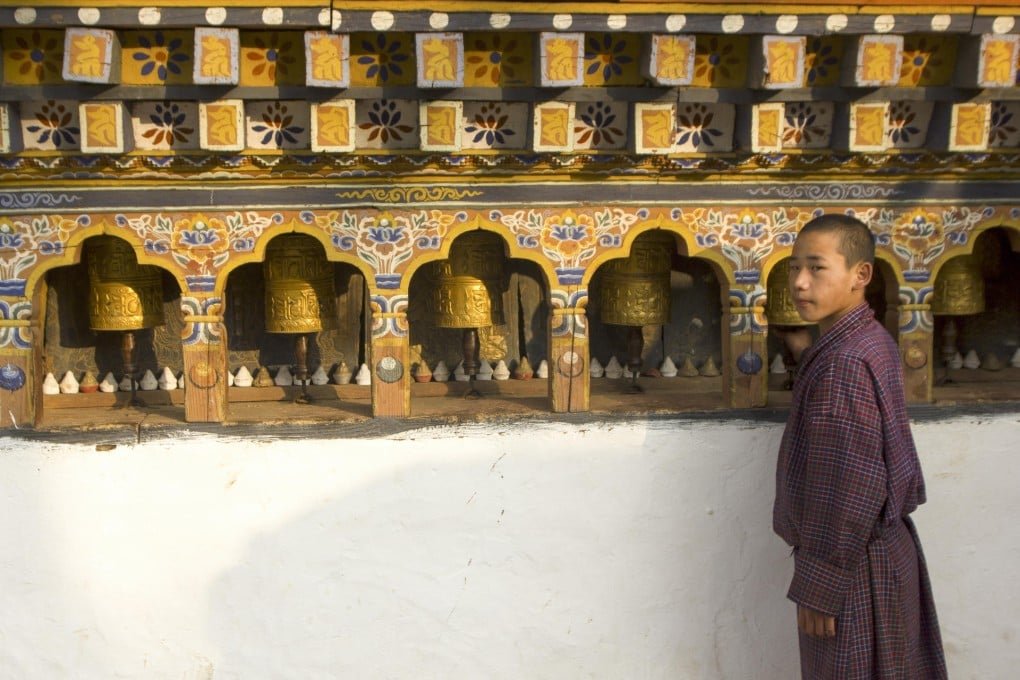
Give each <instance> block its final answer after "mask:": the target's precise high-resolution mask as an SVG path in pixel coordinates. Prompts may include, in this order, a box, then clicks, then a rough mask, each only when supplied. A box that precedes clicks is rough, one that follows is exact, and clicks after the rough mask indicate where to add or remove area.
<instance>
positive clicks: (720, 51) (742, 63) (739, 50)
mask: <svg viewBox="0 0 1020 680" xmlns="http://www.w3.org/2000/svg"><path fill="white" fill-rule="evenodd" d="M746 81H747V37H746V36H737V35H734V36H724V35H699V36H698V42H697V45H696V47H695V54H694V79H693V80H692V81H691V85H693V86H695V87H743V86H744V85H745V83H746Z"/></svg>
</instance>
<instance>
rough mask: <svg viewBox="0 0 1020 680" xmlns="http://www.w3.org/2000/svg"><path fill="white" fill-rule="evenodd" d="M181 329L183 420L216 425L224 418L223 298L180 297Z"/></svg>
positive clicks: (212, 296)
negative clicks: (182, 316)
mask: <svg viewBox="0 0 1020 680" xmlns="http://www.w3.org/2000/svg"><path fill="white" fill-rule="evenodd" d="M181 311H182V312H183V313H184V329H183V330H182V331H181V342H182V344H183V345H184V347H183V350H184V419H185V420H187V421H188V422H191V423H217V422H223V421H225V420H226V419H227V412H228V401H227V371H228V366H227V334H226V329H225V328H224V326H223V296H222V294H220V293H210V294H208V295H203V294H196V295H194V296H183V297H182V298H181Z"/></svg>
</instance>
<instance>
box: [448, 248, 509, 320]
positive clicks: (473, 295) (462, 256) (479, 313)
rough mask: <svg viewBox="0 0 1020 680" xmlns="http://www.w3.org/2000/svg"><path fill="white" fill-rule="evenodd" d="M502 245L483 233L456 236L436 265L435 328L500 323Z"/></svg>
mask: <svg viewBox="0 0 1020 680" xmlns="http://www.w3.org/2000/svg"><path fill="white" fill-rule="evenodd" d="M505 259H506V258H505V256H504V254H503V242H502V240H500V239H499V237H498V236H495V235H494V234H489V233H486V232H481V231H478V232H471V233H468V234H465V235H463V236H460V237H459V238H458V239H457V240H456V241H454V243H453V246H452V247H451V249H450V257H449V259H447V260H446V261H445V262H441V263H439V265H438V268H439V285H438V286H437V287H436V293H435V309H436V326H438V327H439V328H483V327H485V326H491V325H493V324H497V325H498V324H502V323H503V289H502V287H503V278H504V275H503V264H504V260H505Z"/></svg>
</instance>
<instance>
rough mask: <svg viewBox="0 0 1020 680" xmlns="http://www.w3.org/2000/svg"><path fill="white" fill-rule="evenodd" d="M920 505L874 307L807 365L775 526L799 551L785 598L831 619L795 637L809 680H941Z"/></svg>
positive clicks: (914, 462)
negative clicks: (819, 634) (823, 627)
mask: <svg viewBox="0 0 1020 680" xmlns="http://www.w3.org/2000/svg"><path fill="white" fill-rule="evenodd" d="M924 500H925V495H924V480H923V479H922V477H921V467H920V464H919V462H918V459H917V451H916V450H915V449H914V440H913V437H912V436H911V434H910V423H909V421H908V419H907V409H906V403H905V399H904V393H903V374H902V369H901V366H900V357H899V351H898V350H897V347H896V343H895V342H894V341H893V339H892V338H891V337H890V336H889V334H888V333H887V332H886V331H885V329H884V328H882V326H881V325H880V324H879V323H878V322H877V321H875V318H874V314H873V312H872V311H871V309H870V308H869V307H868V306H867V305H861V306H859V307H857V308H855V309H853V310H851V311H850V312H849V313H848V314H847V315H846V316H844V317H843V318H842V319H840V320H839V321H837V322H836V323H835V324H834V325H833V326H832V327H831V328H830V329H829V330H828V331H827V332H826V333H824V334H823V335H822V336H821V337H820V338H819V340H818V342H817V343H815V345H814V346H812V347H811V348H810V349H808V350H807V351H806V352H805V353H804V356H803V357H802V359H801V365H800V367H799V370H798V373H797V380H796V384H795V386H794V393H793V408H792V410H791V412H790V417H789V420H788V421H787V424H786V431H785V432H784V433H783V441H782V444H781V446H780V449H779V463H778V466H777V469H776V501H775V507H774V509H773V526H774V528H775V531H776V533H777V534H779V535H780V536H781V537H782V538H783V540H785V541H786V542H787V543H788V544H789V545H791V546H792V547H793V558H794V574H793V582H792V583H791V584H790V590H789V593H788V597H789V598H790V599H791V600H793V601H794V602H797V603H798V604H801V605H804V606H805V607H809V608H811V609H814V610H816V611H819V612H823V613H825V614H829V615H831V616H835V617H836V637H835V638H828V639H818V638H810V637H808V636H806V635H804V634H803V633H801V634H800V657H801V659H800V661H801V675H802V677H803V678H804V679H805V680H825V679H829V678H831V679H834V680H835V679H837V678H838V679H839V680H941V679H943V678H945V677H946V667H945V658H944V656H943V652H942V640H941V637H940V635H939V628H938V620H937V619H936V616H935V604H934V601H933V600H932V594H931V586H930V583H929V581H928V572H927V568H926V567H925V563H924V556H923V554H922V552H921V544H920V543H919V542H918V540H917V534H916V533H915V531H914V525H913V523H912V522H911V520H910V519H909V518H908V517H907V516H908V515H909V514H910V513H911V512H912V511H913V510H914V509H915V508H917V506H918V505H919V504H920V503H923V502H924Z"/></svg>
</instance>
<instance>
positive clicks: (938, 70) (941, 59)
mask: <svg viewBox="0 0 1020 680" xmlns="http://www.w3.org/2000/svg"><path fill="white" fill-rule="evenodd" d="M958 42H959V38H958V37H957V36H955V35H908V36H905V37H904V38H903V65H902V66H901V67H900V82H899V83H898V85H899V86H900V87H912V86H918V87H929V86H932V85H948V84H949V83H950V81H951V80H952V78H953V68H954V67H955V66H956V48H957V44H958Z"/></svg>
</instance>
